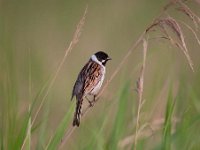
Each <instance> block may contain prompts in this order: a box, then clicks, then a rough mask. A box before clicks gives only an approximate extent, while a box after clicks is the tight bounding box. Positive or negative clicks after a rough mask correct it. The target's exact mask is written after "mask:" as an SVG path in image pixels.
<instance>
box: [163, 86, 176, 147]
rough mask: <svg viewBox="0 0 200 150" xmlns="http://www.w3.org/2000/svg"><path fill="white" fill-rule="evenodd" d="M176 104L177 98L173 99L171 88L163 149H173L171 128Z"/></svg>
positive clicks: (166, 112) (166, 113)
mask: <svg viewBox="0 0 200 150" xmlns="http://www.w3.org/2000/svg"><path fill="white" fill-rule="evenodd" d="M174 106H175V100H174V99H173V96H172V89H170V91H169V94H168V100H167V105H166V111H165V122H164V128H163V143H162V147H163V148H162V149H163V150H170V149H171V128H172V116H173V111H174Z"/></svg>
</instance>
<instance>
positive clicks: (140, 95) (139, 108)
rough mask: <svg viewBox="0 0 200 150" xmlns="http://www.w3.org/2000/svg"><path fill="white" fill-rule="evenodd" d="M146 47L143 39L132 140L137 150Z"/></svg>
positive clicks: (146, 44)
mask: <svg viewBox="0 0 200 150" xmlns="http://www.w3.org/2000/svg"><path fill="white" fill-rule="evenodd" d="M147 46H148V43H147V41H146V40H145V39H143V63H142V67H141V71H140V76H139V79H138V81H137V89H136V90H137V93H138V109H137V120H136V128H135V138H134V143H135V145H134V149H135V150H136V149H137V139H138V129H139V126H140V124H139V119H140V111H141V108H142V99H143V90H144V71H145V64H146V55H147Z"/></svg>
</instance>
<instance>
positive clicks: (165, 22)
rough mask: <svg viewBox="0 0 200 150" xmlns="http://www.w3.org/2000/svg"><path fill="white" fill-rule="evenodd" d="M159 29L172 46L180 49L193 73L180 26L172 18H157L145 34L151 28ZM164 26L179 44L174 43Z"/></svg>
mask: <svg viewBox="0 0 200 150" xmlns="http://www.w3.org/2000/svg"><path fill="white" fill-rule="evenodd" d="M157 26H159V27H161V32H162V33H164V34H165V35H166V37H167V38H168V39H170V41H171V43H172V45H176V46H177V47H178V48H180V49H181V50H182V51H183V53H184V55H185V56H186V58H187V61H188V63H189V66H190V68H191V69H192V71H193V72H194V67H193V62H192V60H191V58H190V55H189V52H188V49H187V46H186V43H185V38H184V34H183V32H182V29H181V27H180V25H179V24H178V22H177V21H176V20H175V19H174V18H172V17H166V18H161V19H160V18H159V19H157V20H155V22H153V23H152V24H151V25H150V26H149V27H148V28H147V30H146V32H149V31H151V30H152V28H154V27H157ZM165 26H167V27H168V28H170V29H171V30H172V31H173V32H174V33H175V34H176V36H177V37H178V39H179V40H180V42H181V44H180V43H178V42H176V41H175V40H174V39H173V38H172V37H171V36H170V35H169V34H168V31H167V30H166V29H165Z"/></svg>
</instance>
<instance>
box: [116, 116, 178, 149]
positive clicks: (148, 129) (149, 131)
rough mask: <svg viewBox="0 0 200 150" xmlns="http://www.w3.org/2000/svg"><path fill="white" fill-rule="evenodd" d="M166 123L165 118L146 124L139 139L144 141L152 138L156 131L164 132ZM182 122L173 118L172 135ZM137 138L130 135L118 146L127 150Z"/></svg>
mask: <svg viewBox="0 0 200 150" xmlns="http://www.w3.org/2000/svg"><path fill="white" fill-rule="evenodd" d="M164 122H165V119H164V118H160V119H156V120H154V121H152V122H151V123H148V124H146V125H145V126H144V127H143V129H141V130H140V131H141V132H140V134H139V135H138V137H137V138H138V139H144V138H148V137H151V136H153V135H154V134H155V132H156V131H160V130H162V127H163V124H164ZM178 122H180V119H179V118H176V117H175V118H172V133H174V132H175V130H176V124H177V123H178ZM135 138H136V135H135V134H134V135H129V136H127V137H125V138H124V139H123V140H121V141H120V142H119V144H118V147H119V148H120V149H125V147H126V146H128V145H132V144H133V139H135Z"/></svg>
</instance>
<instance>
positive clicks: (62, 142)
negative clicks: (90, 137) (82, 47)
mask: <svg viewBox="0 0 200 150" xmlns="http://www.w3.org/2000/svg"><path fill="white" fill-rule="evenodd" d="M144 35H145V32H143V33H142V34H141V35H140V37H139V38H138V40H137V41H136V42H134V43H133V44H132V46H131V48H130V49H129V50H128V52H127V53H126V55H125V56H124V57H123V58H122V60H121V62H120V63H119V65H118V66H117V68H116V69H115V71H114V72H113V73H112V75H111V76H110V78H109V79H108V81H107V82H106V83H105V85H104V86H103V88H102V90H101V91H100V93H99V94H98V96H97V98H96V101H95V103H97V102H98V101H99V97H100V96H101V95H102V94H103V92H104V91H105V90H106V88H107V87H108V85H109V84H110V82H111V81H112V80H113V79H114V78H115V76H116V75H117V74H118V72H119V71H120V69H121V68H122V67H123V65H124V63H125V62H126V60H127V59H128V57H129V56H130V55H131V53H132V52H133V50H134V49H135V48H137V46H138V45H139V44H140V43H141V42H142V40H143V38H144ZM89 108H91V106H90V105H88V106H87V107H86V108H85V109H84V110H83V112H82V117H83V116H85V115H86V114H87V113H88V112H89V110H90V109H89ZM75 129H76V127H73V126H71V127H70V128H69V129H68V131H67V132H66V134H65V136H64V137H63V140H62V141H61V144H60V146H59V149H60V148H62V147H63V146H64V145H65V143H66V142H67V140H68V139H69V137H70V136H71V134H72V133H73V132H74V130H75Z"/></svg>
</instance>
